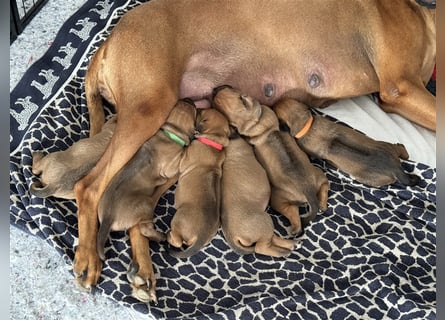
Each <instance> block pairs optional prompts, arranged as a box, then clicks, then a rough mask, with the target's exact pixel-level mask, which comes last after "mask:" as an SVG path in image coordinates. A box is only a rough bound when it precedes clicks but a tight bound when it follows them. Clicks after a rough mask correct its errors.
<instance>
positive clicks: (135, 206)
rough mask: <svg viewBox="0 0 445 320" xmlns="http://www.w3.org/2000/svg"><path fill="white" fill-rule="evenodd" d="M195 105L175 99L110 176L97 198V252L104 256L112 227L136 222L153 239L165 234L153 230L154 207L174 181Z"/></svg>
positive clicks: (191, 127)
mask: <svg viewBox="0 0 445 320" xmlns="http://www.w3.org/2000/svg"><path fill="white" fill-rule="evenodd" d="M195 117H196V108H195V107H194V105H193V104H192V103H189V102H185V101H182V100H180V101H178V103H177V104H176V106H175V107H174V108H173V110H172V111H171V112H170V114H169V116H168V118H167V121H166V122H165V123H164V124H163V125H162V126H161V129H160V130H159V131H158V132H157V133H156V134H155V135H154V136H153V137H151V138H150V139H149V140H148V141H146V142H145V143H144V144H143V145H142V147H141V148H140V149H139V150H138V152H137V153H136V155H135V156H134V157H133V158H132V159H131V160H130V161H129V162H128V163H127V164H126V165H125V166H124V168H123V169H122V170H121V171H119V172H118V173H117V174H116V176H114V177H113V179H112V180H111V182H110V184H109V185H108V187H107V188H106V189H105V192H104V194H103V196H102V197H101V199H100V201H99V208H98V218H99V222H100V227H99V231H98V234H97V251H98V253H99V256H100V257H101V259H102V260H103V259H105V254H104V246H105V242H106V239H107V237H108V234H109V232H110V231H111V230H127V229H129V228H130V227H132V226H134V225H136V224H139V227H140V229H141V233H142V234H143V235H145V236H146V237H147V238H149V239H151V240H155V241H158V242H159V241H163V240H165V236H164V235H163V234H161V233H159V232H158V231H156V230H155V229H154V225H153V210H154V208H155V207H156V204H157V203H158V200H159V198H160V197H161V196H162V194H164V192H165V191H167V190H168V188H170V187H171V186H172V185H173V184H174V183H175V182H176V181H177V177H178V173H179V163H180V160H181V158H182V156H183V153H184V150H185V148H184V146H187V145H189V143H190V140H191V139H192V137H193V133H194V130H195Z"/></svg>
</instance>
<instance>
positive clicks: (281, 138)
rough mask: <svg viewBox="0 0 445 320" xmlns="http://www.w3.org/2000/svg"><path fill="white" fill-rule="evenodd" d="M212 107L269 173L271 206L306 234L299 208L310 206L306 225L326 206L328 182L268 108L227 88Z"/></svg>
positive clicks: (295, 229) (218, 92) (217, 93)
mask: <svg viewBox="0 0 445 320" xmlns="http://www.w3.org/2000/svg"><path fill="white" fill-rule="evenodd" d="M214 93H215V95H214V98H213V105H214V107H215V108H216V109H218V110H220V111H221V112H222V113H223V114H224V115H226V117H227V118H228V119H229V122H230V124H231V125H232V126H234V127H235V128H236V129H237V130H238V132H239V133H240V134H241V135H242V136H244V137H245V138H246V141H247V142H249V143H250V144H251V145H253V146H254V151H255V155H256V157H257V159H258V161H259V162H260V163H261V164H262V166H263V167H264V169H265V170H266V172H267V176H268V177H269V181H270V184H271V187H272V193H271V199H270V200H271V206H272V208H274V209H275V210H277V211H278V212H280V213H281V214H283V215H284V216H286V217H287V218H288V219H289V221H290V223H291V225H292V233H294V234H300V233H301V232H302V231H303V228H302V225H301V219H300V214H299V208H298V205H303V204H308V206H309V214H308V216H307V217H304V218H303V224H307V223H308V222H309V221H310V220H312V219H313V218H314V217H315V215H316V214H317V212H318V211H324V210H326V207H327V197H328V188H329V183H328V179H327V178H326V176H325V175H324V173H323V172H322V171H321V170H320V169H319V168H316V167H314V166H313V165H312V164H311V163H310V161H309V158H308V156H307V155H306V154H305V153H304V152H303V151H302V150H301V149H300V148H299V147H298V146H297V144H296V143H295V141H294V139H293V138H292V137H291V136H290V135H289V133H287V132H280V130H279V125H278V119H277V117H276V115H275V113H274V112H273V111H272V109H270V108H269V107H266V106H264V105H261V104H260V103H259V102H258V101H257V100H254V99H252V98H251V97H250V96H247V95H244V94H241V93H240V92H239V91H237V90H234V89H232V88H230V87H228V86H223V87H220V88H217V89H215V90H214Z"/></svg>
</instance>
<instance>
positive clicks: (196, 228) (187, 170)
mask: <svg viewBox="0 0 445 320" xmlns="http://www.w3.org/2000/svg"><path fill="white" fill-rule="evenodd" d="M196 130H197V134H195V137H196V139H195V140H193V141H192V143H191V144H190V146H189V147H188V148H187V149H186V150H185V153H184V156H183V158H182V159H181V163H180V168H179V179H178V184H177V187H176V190H175V207H176V213H175V215H174V216H173V219H172V221H171V230H170V232H169V233H167V241H168V242H169V243H170V244H171V245H172V246H173V247H176V248H181V247H182V245H183V244H185V245H186V246H187V249H185V250H174V249H172V250H171V251H170V253H171V254H172V255H174V256H176V257H179V258H185V257H189V256H191V255H193V254H195V253H197V252H198V251H199V250H200V249H201V248H202V247H203V246H205V245H206V244H207V243H209V242H210V240H211V239H212V237H213V236H214V235H215V234H216V232H217V231H218V228H219V226H220V224H221V223H220V212H221V211H220V210H221V175H222V165H223V162H224V158H225V153H224V150H223V149H224V148H225V147H226V146H227V145H228V144H229V135H230V129H229V123H228V122H227V119H226V118H225V117H224V116H223V115H222V114H221V113H220V112H218V111H216V110H215V109H202V110H199V111H198V115H197V117H196Z"/></svg>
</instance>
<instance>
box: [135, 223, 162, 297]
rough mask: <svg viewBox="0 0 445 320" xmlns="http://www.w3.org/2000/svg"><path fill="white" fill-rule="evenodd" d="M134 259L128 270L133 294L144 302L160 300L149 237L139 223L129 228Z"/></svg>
mask: <svg viewBox="0 0 445 320" xmlns="http://www.w3.org/2000/svg"><path fill="white" fill-rule="evenodd" d="M129 233H130V242H131V252H132V256H133V261H132V262H131V266H130V270H129V271H128V280H129V281H130V284H131V287H132V288H133V292H132V295H133V297H135V298H136V299H138V300H140V301H142V302H150V301H153V302H155V303H157V302H158V300H157V297H156V292H155V290H156V277H155V273H154V270H153V263H152V261H151V256H150V247H149V240H148V238H146V237H144V236H143V235H142V234H141V230H140V228H139V225H135V226H133V227H132V228H130V229H129Z"/></svg>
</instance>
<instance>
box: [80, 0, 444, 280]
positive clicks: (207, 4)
mask: <svg viewBox="0 0 445 320" xmlns="http://www.w3.org/2000/svg"><path fill="white" fill-rule="evenodd" d="M435 34H436V31H435V11H434V10H429V9H426V8H425V7H421V6H419V5H417V4H416V3H415V0H398V1H387V0H369V1H360V0H347V1H337V0H316V1H305V0H280V1H269V0H224V1H207V0H195V1H183V0H160V1H157V0H153V1H150V2H148V3H145V4H142V5H140V6H138V7H136V8H135V9H133V10H131V11H130V12H128V13H127V14H126V15H125V17H123V18H122V19H121V21H120V22H119V24H118V25H117V26H116V27H115V28H114V30H113V32H112V34H111V35H110V37H109V38H108V39H107V40H106V41H105V42H104V43H103V45H102V46H101V47H100V49H99V50H98V51H97V52H96V54H95V55H94V57H93V58H92V60H91V63H90V66H89V70H88V72H87V75H86V80H85V81H86V82H85V90H86V98H87V105H88V107H89V110H90V120H91V133H92V134H95V133H97V132H99V129H100V127H101V126H102V123H103V119H104V117H103V110H102V101H101V100H102V98H105V99H106V100H108V101H109V102H110V103H111V104H113V105H114V106H115V108H116V110H117V114H118V125H117V128H116V131H115V134H114V135H113V138H112V140H111V143H110V145H109V146H108V148H107V150H106V151H105V153H104V155H103V157H102V158H101V160H100V161H99V162H98V164H97V165H96V167H95V168H94V169H93V170H92V171H91V172H90V173H89V174H88V175H87V176H86V177H85V178H83V179H82V180H81V181H80V182H79V183H77V184H76V188H75V194H76V199H77V204H78V211H79V214H78V216H79V245H78V247H77V249H76V259H75V263H74V271H75V273H76V274H77V275H78V277H79V282H80V283H81V284H82V285H83V286H85V287H86V288H90V287H91V286H92V285H94V284H95V283H96V282H97V279H98V278H99V275H100V272H101V263H100V259H99V256H98V255H97V252H96V243H95V242H96V240H95V238H96V230H97V207H98V203H99V199H100V197H101V195H102V193H103V191H104V190H105V188H106V186H107V185H108V183H109V182H110V180H111V179H112V177H113V176H114V175H115V174H116V172H118V171H119V170H120V169H121V168H122V167H123V166H124V164H125V163H127V162H128V161H129V160H130V159H131V157H132V156H133V155H134V154H135V153H136V151H137V150H138V149H139V148H140V146H141V145H142V144H143V143H144V142H145V141H146V140H147V139H149V138H150V137H151V136H152V135H154V134H155V133H156V131H157V130H158V129H159V128H160V126H161V125H162V123H164V121H165V119H166V118H167V115H168V114H169V112H170V110H171V109H172V108H173V106H174V105H175V103H176V101H177V100H178V98H181V97H192V98H193V99H194V100H200V101H197V104H198V105H202V104H203V103H202V102H205V99H206V98H208V97H209V96H210V95H211V91H212V88H214V87H216V86H218V85H221V84H224V83H228V84H231V85H232V86H234V87H237V88H239V89H241V90H242V92H245V93H247V94H249V95H251V96H253V97H254V98H255V99H258V100H259V101H260V102H261V103H263V104H266V105H272V104H273V103H274V102H276V101H277V100H278V99H279V98H281V97H282V96H289V97H293V98H296V99H298V100H300V101H303V102H305V103H308V104H310V105H311V106H318V105H324V104H326V103H327V102H329V101H333V100H336V99H340V98H345V97H351V96H358V95H363V94H367V93H371V92H376V91H380V97H381V99H382V107H383V108H384V109H385V110H387V111H390V112H397V113H399V114H401V115H403V116H405V117H407V118H408V119H410V120H412V121H415V122H417V123H420V124H422V125H424V126H426V127H428V128H431V129H435V127H436V120H435V119H436V110H435V98H434V97H433V96H432V95H430V94H429V93H428V92H427V91H426V90H425V88H424V86H423V84H424V83H425V82H426V81H427V80H428V78H429V77H430V75H431V73H432V70H433V66H434V63H435V61H434V60H435V55H436V49H435V47H436V46H435V38H436V36H435ZM204 104H205V103H204ZM207 104H208V102H207Z"/></svg>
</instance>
